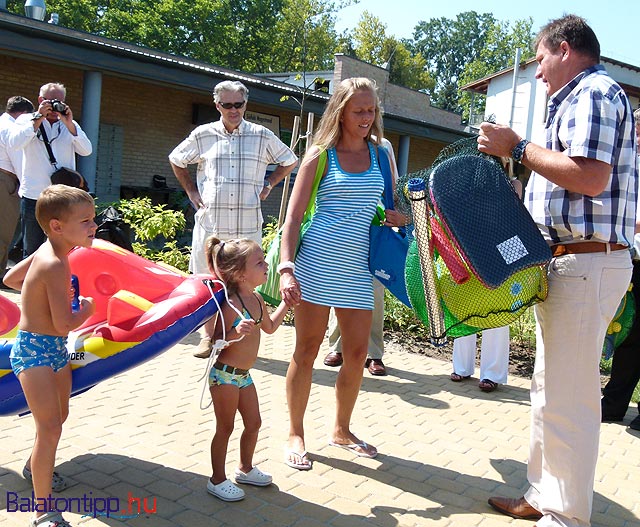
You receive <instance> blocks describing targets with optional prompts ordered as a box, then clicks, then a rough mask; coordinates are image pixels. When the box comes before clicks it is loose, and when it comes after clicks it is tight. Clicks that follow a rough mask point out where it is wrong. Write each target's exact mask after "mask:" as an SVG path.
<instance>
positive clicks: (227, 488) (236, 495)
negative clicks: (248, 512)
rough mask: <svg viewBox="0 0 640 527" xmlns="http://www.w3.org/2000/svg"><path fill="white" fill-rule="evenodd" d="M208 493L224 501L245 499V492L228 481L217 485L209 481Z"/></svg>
mask: <svg viewBox="0 0 640 527" xmlns="http://www.w3.org/2000/svg"><path fill="white" fill-rule="evenodd" d="M207 492H208V493H209V494H213V495H214V496H215V497H216V498H220V499H221V500H222V501H240V500H242V499H244V490H242V489H241V488H240V487H237V486H236V485H234V484H233V483H231V481H229V480H228V479H225V480H224V481H223V482H222V483H218V484H217V485H214V484H213V483H211V480H208V481H207Z"/></svg>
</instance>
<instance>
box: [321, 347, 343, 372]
mask: <svg viewBox="0 0 640 527" xmlns="http://www.w3.org/2000/svg"><path fill="white" fill-rule="evenodd" d="M323 362H324V365H325V366H331V367H332V368H335V367H336V366H342V353H336V352H335V351H330V352H329V353H327V356H326V357H325V358H324V361H323Z"/></svg>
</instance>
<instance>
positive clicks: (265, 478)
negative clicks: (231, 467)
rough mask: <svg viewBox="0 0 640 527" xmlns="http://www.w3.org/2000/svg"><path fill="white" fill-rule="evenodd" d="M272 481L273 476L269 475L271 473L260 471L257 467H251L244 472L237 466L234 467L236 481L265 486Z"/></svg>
mask: <svg viewBox="0 0 640 527" xmlns="http://www.w3.org/2000/svg"><path fill="white" fill-rule="evenodd" d="M272 481H273V478H272V477H271V474H266V473H265V472H262V470H260V469H259V468H258V467H253V468H252V469H251V470H250V471H249V472H247V473H246V474H245V473H244V472H242V470H240V469H239V468H237V469H236V483H244V484H246V485H255V486H257V487H266V486H267V485H271V482H272Z"/></svg>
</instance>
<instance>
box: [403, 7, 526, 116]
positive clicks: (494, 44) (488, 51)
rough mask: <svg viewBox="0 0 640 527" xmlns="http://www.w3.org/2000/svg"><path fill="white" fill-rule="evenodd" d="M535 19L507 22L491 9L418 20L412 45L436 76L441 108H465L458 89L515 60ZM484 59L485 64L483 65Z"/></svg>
mask: <svg viewBox="0 0 640 527" xmlns="http://www.w3.org/2000/svg"><path fill="white" fill-rule="evenodd" d="M531 24H532V20H531V19H527V20H520V21H517V22H515V24H514V29H513V30H512V29H510V27H509V24H508V23H502V22H499V21H498V20H496V19H495V17H494V16H493V15H492V14H491V13H483V14H478V13H476V12H475V11H466V12H464V13H460V14H458V15H457V16H456V18H455V19H450V18H444V17H443V18H437V19H431V20H429V21H428V22H424V21H423V22H419V23H418V25H417V26H416V27H415V30H414V35H413V41H412V43H411V49H412V51H413V52H414V53H417V52H421V53H422V55H423V56H424V57H425V58H426V59H427V64H428V67H429V71H430V72H431V74H432V75H433V76H434V77H435V79H436V87H435V90H434V92H433V94H432V100H433V101H434V103H435V104H437V105H438V106H440V107H441V108H444V109H447V110H451V111H456V112H462V111H463V110H464V106H463V103H464V102H465V98H464V97H462V99H461V95H460V93H459V92H458V87H459V86H460V85H461V84H462V83H463V80H464V79H467V80H473V76H474V75H477V76H476V77H475V78H479V77H482V76H484V75H485V74H487V73H489V72H493V71H496V70H497V69H503V68H505V67H507V66H508V65H509V61H511V62H512V61H513V56H514V53H515V48H514V47H513V46H514V44H516V43H517V44H522V45H523V46H524V47H525V48H526V49H527V50H529V49H530V43H531V40H532V38H533V36H532V35H531ZM483 63H484V64H485V65H486V68H483Z"/></svg>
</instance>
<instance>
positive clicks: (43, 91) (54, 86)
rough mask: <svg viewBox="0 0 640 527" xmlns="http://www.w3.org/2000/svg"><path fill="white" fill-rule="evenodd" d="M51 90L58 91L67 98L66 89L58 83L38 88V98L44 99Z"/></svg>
mask: <svg viewBox="0 0 640 527" xmlns="http://www.w3.org/2000/svg"><path fill="white" fill-rule="evenodd" d="M51 90H59V91H61V92H62V93H64V95H65V97H66V96H67V88H65V86H64V84H62V83H60V82H48V83H47V84H45V85H43V86H42V87H41V88H40V93H39V95H40V97H46V96H47V94H48V93H49V91H51Z"/></svg>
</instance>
